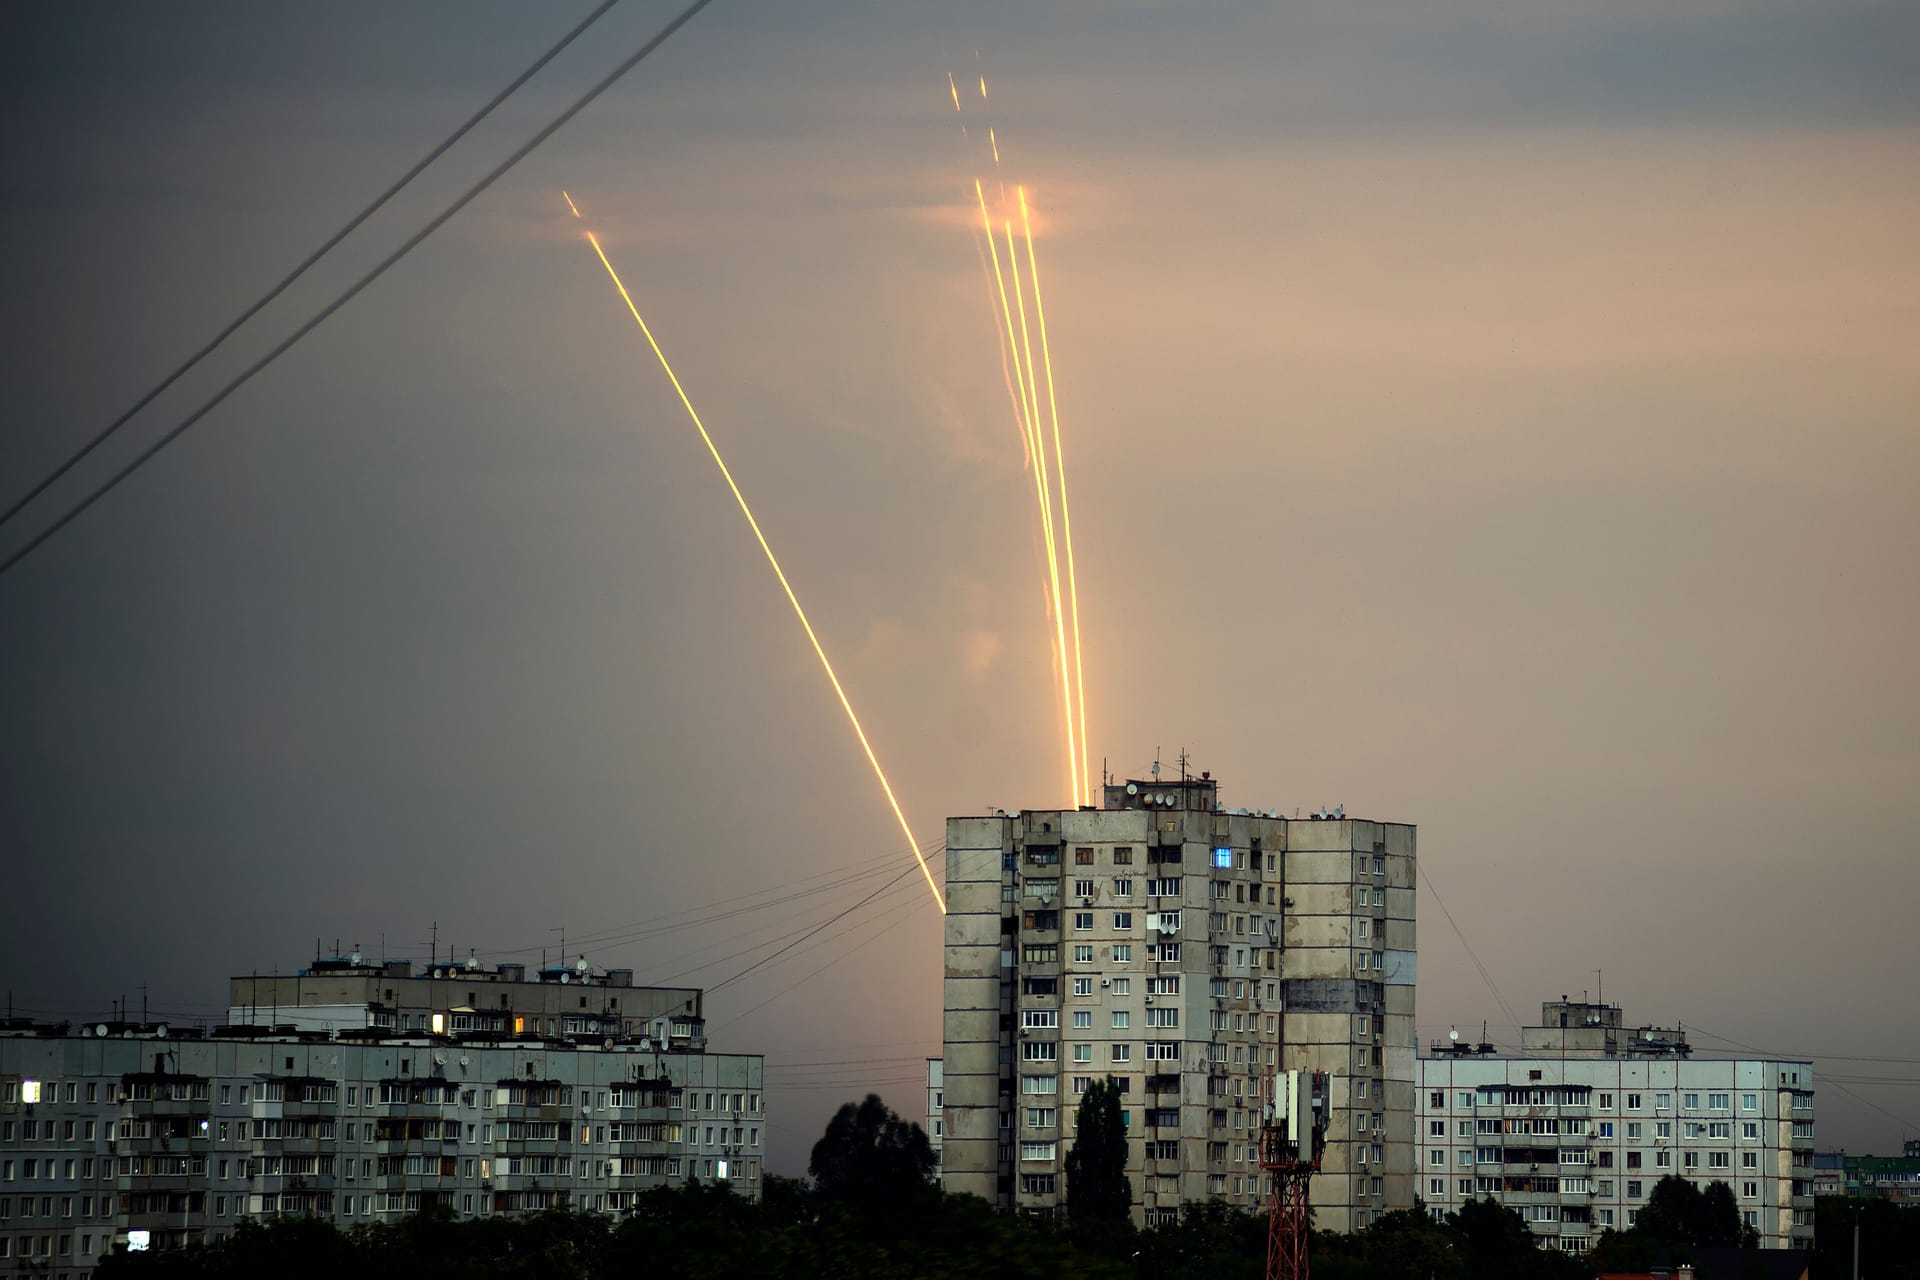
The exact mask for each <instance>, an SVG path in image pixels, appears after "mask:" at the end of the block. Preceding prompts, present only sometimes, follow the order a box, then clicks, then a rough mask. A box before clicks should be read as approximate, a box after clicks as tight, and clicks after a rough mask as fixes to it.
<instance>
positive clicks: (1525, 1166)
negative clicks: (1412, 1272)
mask: <svg viewBox="0 0 1920 1280" xmlns="http://www.w3.org/2000/svg"><path fill="white" fill-rule="evenodd" d="M1541 1022H1542V1025H1540V1026H1538V1027H1528V1028H1524V1029H1523V1031H1522V1049H1521V1052H1520V1053H1519V1054H1517V1055H1501V1054H1499V1053H1496V1052H1495V1050H1494V1047H1493V1046H1492V1045H1489V1044H1482V1045H1465V1044H1450V1043H1447V1042H1442V1043H1440V1044H1436V1045H1434V1046H1432V1048H1431V1049H1430V1051H1429V1054H1428V1056H1426V1057H1424V1058H1422V1059H1421V1061H1420V1093H1419V1099H1418V1102H1419V1152H1418V1160H1419V1167H1420V1175H1419V1178H1420V1186H1419V1192H1420V1195H1421V1197H1422V1199H1423V1200H1424V1202H1425V1203H1426V1205H1427V1207H1428V1209H1429V1211H1430V1212H1432V1213H1433V1214H1435V1215H1436V1216H1439V1215H1443V1214H1446V1213H1449V1212H1453V1211H1455V1210H1457V1209H1459V1207H1460V1206H1461V1205H1462V1204H1463V1203H1465V1202H1466V1201H1468V1200H1477V1199H1485V1198H1488V1197H1491V1198H1492V1199H1494V1200H1497V1201H1499V1202H1501V1203H1502V1204H1505V1205H1507V1206H1509V1207H1511V1208H1513V1209H1514V1210H1516V1211H1518V1212H1519V1213H1520V1214H1521V1215H1522V1216H1523V1217H1525V1218H1526V1219H1527V1221H1528V1224H1529V1225H1530V1226H1531V1227H1532V1229H1533V1232H1534V1234H1535V1236H1536V1237H1538V1239H1539V1242H1540V1243H1541V1244H1542V1245H1544V1246H1545V1247H1547V1248H1554V1249H1564V1250H1567V1251H1569V1252H1580V1251H1584V1250H1585V1249H1587V1248H1588V1247H1589V1246H1590V1245H1591V1244H1592V1243H1593V1242H1594V1240H1596V1239H1597V1238H1598V1237H1599V1235H1600V1233H1601V1232H1603V1231H1605V1230H1607V1229H1608V1228H1613V1229H1615V1230H1625V1229H1627V1228H1629V1227H1631V1226H1633V1225H1634V1223H1635V1221H1636V1219H1637V1218H1638V1216H1639V1213H1640V1209H1641V1208H1642V1207H1643V1206H1644V1205H1645V1204H1646V1201H1647V1197H1648V1196H1649V1195H1650V1194H1651V1193H1652V1190H1653V1187H1654V1184H1655V1183H1657V1182H1659V1181H1660V1179H1661V1178H1663V1177H1666V1176H1668V1175H1678V1176H1680V1177H1684V1178H1687V1179H1689V1180H1691V1181H1693V1182H1696V1183H1698V1184H1699V1185H1700V1186H1702V1187H1704V1186H1705V1185H1706V1184H1707V1183H1709V1182H1725V1183H1726V1184H1728V1186H1730V1187H1731V1188H1732V1189H1733V1192H1734V1195H1735V1197H1736V1199H1737V1201H1738V1204H1739V1208H1740V1214H1741V1218H1742V1220H1743V1221H1744V1222H1745V1223H1746V1224H1747V1225H1748V1226H1750V1227H1752V1228H1753V1229H1754V1230H1755V1231H1756V1232H1758V1233H1759V1236H1760V1243H1761V1245H1762V1247H1765V1248H1773V1249H1806V1248H1811V1247H1812V1242H1813V1179H1814V1170H1813V1066H1812V1064H1811V1063H1809V1062H1773V1061H1761V1060H1747V1059H1741V1060H1695V1059H1694V1058H1693V1057H1692V1048H1691V1046H1690V1045H1688V1043H1687V1040H1686V1036H1685V1033H1684V1032H1682V1031H1678V1030H1667V1029H1663V1028H1657V1027H1638V1028H1629V1027H1628V1026H1626V1025H1625V1024H1624V1022H1623V1020H1622V1015H1621V1009H1620V1006H1618V1005H1608V1004H1595V1003H1589V1002H1587V1001H1584V1000H1580V1001H1572V1000H1568V999H1566V998H1565V997H1562V998H1561V999H1560V1000H1558V1001H1550V1002H1548V1003H1547V1004H1545V1005H1544V1006H1543V1008H1542V1019H1541Z"/></svg>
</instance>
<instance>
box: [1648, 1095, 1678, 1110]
mask: <svg viewBox="0 0 1920 1280" xmlns="http://www.w3.org/2000/svg"><path fill="white" fill-rule="evenodd" d="M1653 1109H1654V1110H1655V1111H1671V1110H1673V1095H1672V1094H1670V1093H1664V1092H1662V1093H1656V1094H1654V1095H1653Z"/></svg>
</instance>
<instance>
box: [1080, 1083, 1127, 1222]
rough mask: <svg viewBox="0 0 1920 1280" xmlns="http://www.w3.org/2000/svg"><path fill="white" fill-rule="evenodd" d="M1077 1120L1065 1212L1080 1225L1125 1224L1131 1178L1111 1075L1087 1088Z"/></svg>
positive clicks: (1124, 1133)
mask: <svg viewBox="0 0 1920 1280" xmlns="http://www.w3.org/2000/svg"><path fill="white" fill-rule="evenodd" d="M1074 1123H1075V1129H1076V1132H1075V1136H1074V1139H1073V1150H1071V1151H1069V1152H1068V1153H1067V1216H1068V1217H1069V1218H1071V1219H1072V1220H1073V1221H1074V1222H1075V1223H1076V1224H1083V1223H1107V1222H1111V1223H1119V1222H1125V1221H1126V1220H1127V1214H1128V1212H1129V1211H1130V1210H1131V1209H1132V1207H1133V1186H1132V1184H1131V1183H1129V1182H1128V1181H1127V1172H1126V1170H1127V1127H1126V1125H1125V1124H1124V1123H1123V1122H1122V1121H1121V1118H1120V1086H1119V1085H1118V1084H1117V1083H1115V1082H1114V1079H1113V1077H1112V1076H1108V1077H1107V1078H1106V1079H1105V1080H1102V1081H1099V1082H1098V1083H1096V1084H1093V1085H1090V1086H1089V1087H1088V1089H1087V1091H1086V1093H1085V1094H1084V1095H1082V1096H1081V1099H1080V1110H1079V1113H1078V1115H1077V1116H1076V1118H1075V1122H1074Z"/></svg>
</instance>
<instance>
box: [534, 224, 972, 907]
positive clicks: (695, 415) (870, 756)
mask: <svg viewBox="0 0 1920 1280" xmlns="http://www.w3.org/2000/svg"><path fill="white" fill-rule="evenodd" d="M568 203H569V204H571V203H572V201H568ZM574 212H575V214H576V216H577V215H578V212H579V210H578V209H576V210H575V211H574ZM587 243H589V244H591V245H592V246H593V251H594V253H596V254H598V255H599V258H600V265H601V266H603V267H605V268H606V269H607V275H608V276H609V277H610V278H611V279H612V280H613V287H614V288H615V289H618V290H619V291H620V300H621V301H622V302H625V303H626V304H627V310H628V311H629V312H631V313H632V315H633V322H634V323H635V324H637V325H639V326H640V332H641V333H642V334H644V335H645V336H646V339H647V345H648V346H650V347H652V348H653V354H654V356H655V358H657V359H658V360H659V361H660V367H661V369H663V370H665V371H666V375H667V381H669V382H671V383H672V384H673V389H674V392H675V393H676V394H677V395H678V396H679V397H680V403H681V404H682V405H683V406H685V408H686V410H687V416H688V417H689V418H691V419H692V420H693V425H694V428H695V429H696V430H697V431H699V433H700V439H701V440H702V441H704V442H705V444H706V446H707V452H708V453H710V454H712V455H713V462H714V465H715V466H717V467H719V468H720V475H721V478H722V479H724V480H725V481H726V482H727V488H729V489H731V490H732V491H733V500H734V501H735V502H737V503H739V504H740V514H741V515H743V516H745V517H746V518H747V526H748V527H749V528H751V529H752V530H753V536H754V538H755V539H756V540H758V541H759V543H760V550H761V551H763V552H765V553H766V557H767V563H768V564H769V565H771V566H772V567H773V576H774V577H776V578H778V579H779V580H780V589H781V590H782V591H785V592H786V593H787V602H788V603H789V604H791V605H792V606H793V612H794V616H795V617H797V618H799V619H800V626H801V629H803V630H804V631H805V632H806V633H807V640H808V642H809V643H811V644H812V645H813V652H814V654H815V655H816V656H818V657H819V659H820V668H821V670H823V671H825V672H826V673H827V681H828V683H830V684H832V685H833V691H834V693H835V694H836V695H838V697H839V699H840V706H841V709H842V710H844V711H845V712H846V713H847V722H848V723H849V724H851V725H852V726H853V734H854V736H855V737H856V738H858V739H859V740H860V749H861V750H862V751H864V752H866V755H867V763H868V764H870V765H872V766H873V776H874V777H875V778H877V779H879V781H880V790H881V791H883V792H885V793H886V797H887V805H888V807H889V808H891V809H892V810H893V816H894V819H895V820H896V821H898V822H899V824H900V830H901V831H902V832H903V833H904V834H905V835H906V837H907V844H908V847H910V848H911V849H912V850H913V857H914V861H916V862H918V863H919V864H920V874H921V875H922V876H923V877H925V878H926V882H927V889H928V891H929V892H931V893H932V894H933V900H934V902H935V903H936V904H937V905H938V906H939V908H940V912H941V914H942V915H944V914H946V910H947V904H946V900H945V899H943V898H942V897H941V896H940V887H939V886H938V885H936V884H935V883H934V882H933V872H932V871H931V870H929V869H928V867H927V860H926V859H925V858H924V857H922V856H921V854H920V842H919V841H918V840H916V839H915V838H914V834H913V829H912V828H911V827H909V826H908V825H907V815H906V814H905V813H903V812H901V809H900V802H899V801H898V800H897V799H895V798H894V794H893V785H892V784H891V783H889V782H888V781H887V774H886V771H885V770H884V769H882V768H881V767H880V758H879V757H878V756H876V755H875V754H874V752H873V745H872V744H871V743H869V742H868V741H867V731H866V730H865V729H863V728H861V727H860V717H859V716H858V715H856V714H854V710H853V703H852V701H851V700H849V699H848V697H847V691H846V690H845V689H844V688H842V687H841V685H840V677H839V676H837V675H835V674H834V670H833V663H832V662H830V661H828V659H827V651H826V649H825V647H824V646H822V645H821V643H820V637H819V636H817V635H815V634H814V631H813V623H811V622H809V621H808V620H807V611H806V610H805V609H803V608H801V607H800V597H799V596H797V595H795V594H794V590H793V584H792V583H790V582H788V581H787V575H786V571H785V570H783V569H782V568H781V567H780V561H779V559H778V557H776V556H775V555H774V554H773V547H772V546H771V545H770V544H769V543H768V542H767V535H766V534H764V533H762V532H761V531H760V522H759V521H758V520H756V519H754V517H753V509H752V508H751V507H749V506H748V505H747V498H746V495H745V494H743V493H741V492H740V486H739V485H738V484H735V483H734V479H733V473H732V472H731V471H729V470H728V469H727V463H726V460H725V459H724V458H722V457H721V456H720V450H719V448H718V446H716V445H715V444H714V443H713V437H712V436H710V435H708V434H707V428H706V424H705V423H703V422H701V421H700V414H699V412H698V411H697V410H696V409H695V408H694V407H693V401H692V400H691V399H689V398H688V397H687V392H686V388H684V387H682V386H681V385H680V379H679V377H678V376H676V375H675V374H674V372H673V366H672V365H671V364H669V363H667V355H666V352H664V351H662V350H661V349H660V344H659V342H658V341H656V340H655V339H654V336H653V330H651V329H649V328H648V327H647V322H646V321H645V320H644V319H642V318H641V316H640V308H639V307H638V306H636V305H635V304H634V301H633V295H632V294H630V293H628V292H627V286H626V285H625V284H623V283H621V280H620V273H619V272H617V271H615V270H614V269H613V263H612V262H611V261H610V260H609V259H608V257H607V251H606V250H605V249H603V248H601V247H600V237H598V236H596V235H595V234H594V233H593V232H591V231H589V232H587Z"/></svg>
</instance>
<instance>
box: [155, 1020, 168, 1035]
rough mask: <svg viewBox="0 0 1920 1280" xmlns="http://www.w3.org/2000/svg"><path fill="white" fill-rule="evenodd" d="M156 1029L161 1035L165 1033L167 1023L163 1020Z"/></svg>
mask: <svg viewBox="0 0 1920 1280" xmlns="http://www.w3.org/2000/svg"><path fill="white" fill-rule="evenodd" d="M157 1030H158V1031H159V1032H160V1034H161V1035H165V1034H167V1024H166V1023H164V1022H163V1023H161V1024H160V1026H159V1027H158V1028H157Z"/></svg>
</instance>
